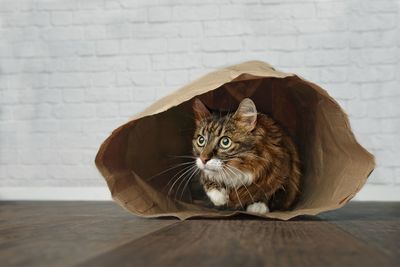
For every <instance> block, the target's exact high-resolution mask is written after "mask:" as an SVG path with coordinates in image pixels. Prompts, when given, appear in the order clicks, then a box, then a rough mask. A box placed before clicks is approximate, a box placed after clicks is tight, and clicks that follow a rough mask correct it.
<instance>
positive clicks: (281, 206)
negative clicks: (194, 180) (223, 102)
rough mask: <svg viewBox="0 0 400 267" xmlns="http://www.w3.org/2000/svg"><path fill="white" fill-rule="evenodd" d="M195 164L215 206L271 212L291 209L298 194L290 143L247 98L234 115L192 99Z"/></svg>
mask: <svg viewBox="0 0 400 267" xmlns="http://www.w3.org/2000/svg"><path fill="white" fill-rule="evenodd" d="M192 107H193V112H194V119H195V126H196V130H195V133H194V138H193V142H192V145H193V154H194V157H195V164H196V165H197V168H198V169H199V170H200V182H201V184H202V186H203V188H204V191H205V193H206V194H207V196H208V198H209V199H210V200H211V202H212V203H213V205H214V206H216V207H227V208H229V209H235V210H246V211H248V212H251V213H261V214H262V213H267V212H269V211H273V210H289V209H291V208H292V207H293V205H294V204H295V202H296V200H297V199H298V197H299V194H300V180H301V170H300V160H299V155H298V152H297V148H296V146H295V144H294V142H293V141H292V139H291V138H290V137H289V136H288V135H287V134H286V133H285V132H284V131H283V129H282V128H281V127H280V126H279V125H278V123H277V122H276V121H274V120H273V119H272V118H270V117H269V116H267V115H265V114H262V113H258V112H257V109H256V106H255V104H254V102H253V101H252V100H251V99H250V98H245V99H243V100H242V101H241V103H240V104H239V107H238V108H237V110H236V111H235V113H233V114H229V113H228V114H226V115H224V116H222V115H218V114H214V113H211V112H210V110H209V109H208V108H207V107H206V106H205V105H204V104H203V102H201V100H199V99H198V98H195V99H194V101H193V105H192Z"/></svg>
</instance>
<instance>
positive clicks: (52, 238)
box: [0, 202, 177, 266]
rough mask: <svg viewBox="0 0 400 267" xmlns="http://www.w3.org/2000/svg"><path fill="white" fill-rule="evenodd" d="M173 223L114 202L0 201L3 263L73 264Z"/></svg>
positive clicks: (18, 264)
mask: <svg viewBox="0 0 400 267" xmlns="http://www.w3.org/2000/svg"><path fill="white" fill-rule="evenodd" d="M175 222H177V220H175V219H170V220H169V219H164V220H155V219H142V218H138V217H136V216H134V215H132V214H130V213H128V212H126V211H124V210H122V209H121V208H120V207H119V206H117V205H116V204H115V203H112V202H0V262H1V266H71V265H73V264H76V263H78V262H81V261H83V260H85V259H88V258H91V257H93V256H95V255H99V254H101V253H103V252H105V251H108V250H110V249H113V248H116V247H118V246H120V245H122V244H124V243H126V242H129V241H131V240H134V239H136V238H138V237H141V236H143V235H146V234H148V233H151V232H153V231H155V230H158V229H160V228H163V227H165V226H167V225H170V224H173V223H175Z"/></svg>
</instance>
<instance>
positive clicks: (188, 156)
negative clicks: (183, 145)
mask: <svg viewBox="0 0 400 267" xmlns="http://www.w3.org/2000/svg"><path fill="white" fill-rule="evenodd" d="M167 156H168V157H171V158H184V159H197V157H195V156H191V155H167Z"/></svg>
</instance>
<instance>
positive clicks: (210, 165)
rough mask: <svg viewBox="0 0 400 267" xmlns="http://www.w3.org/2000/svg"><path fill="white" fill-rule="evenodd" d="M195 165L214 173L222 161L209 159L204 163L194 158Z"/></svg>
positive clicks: (217, 170)
mask: <svg viewBox="0 0 400 267" xmlns="http://www.w3.org/2000/svg"><path fill="white" fill-rule="evenodd" d="M196 165H197V167H198V168H199V169H200V170H202V171H204V172H206V173H216V172H219V170H220V169H221V167H222V162H221V161H220V160H218V159H211V160H209V161H208V162H207V163H206V164H204V163H203V162H202V161H201V160H200V159H197V160H196Z"/></svg>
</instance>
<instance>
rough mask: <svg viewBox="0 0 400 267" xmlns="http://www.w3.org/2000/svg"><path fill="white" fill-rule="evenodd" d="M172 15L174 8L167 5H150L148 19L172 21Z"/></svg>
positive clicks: (151, 20) (152, 20)
mask: <svg viewBox="0 0 400 267" xmlns="http://www.w3.org/2000/svg"><path fill="white" fill-rule="evenodd" d="M171 17H172V8H171V7H167V6H156V7H149V9H148V19H149V21H150V22H165V21H170V20H171Z"/></svg>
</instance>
